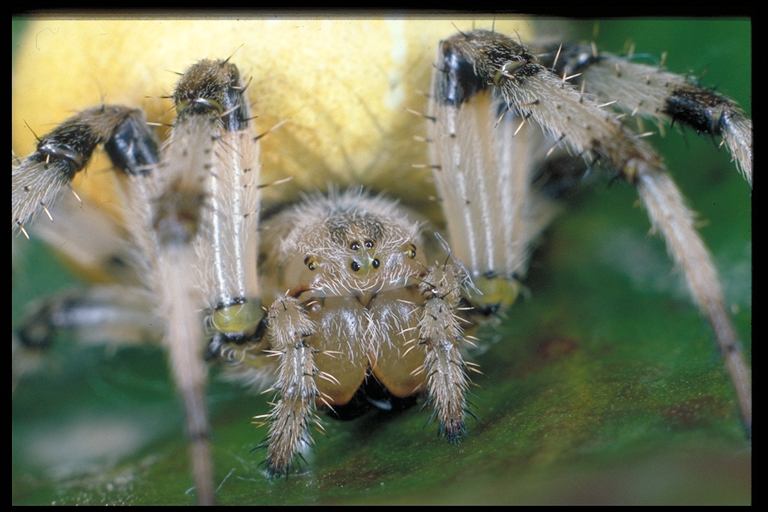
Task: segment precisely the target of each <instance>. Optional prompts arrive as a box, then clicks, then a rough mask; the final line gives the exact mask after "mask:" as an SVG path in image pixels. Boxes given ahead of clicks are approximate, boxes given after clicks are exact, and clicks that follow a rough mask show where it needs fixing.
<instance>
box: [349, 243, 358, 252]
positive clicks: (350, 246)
mask: <svg viewBox="0 0 768 512" xmlns="http://www.w3.org/2000/svg"><path fill="white" fill-rule="evenodd" d="M349 248H350V249H352V250H353V251H359V250H360V242H358V241H357V240H354V241H353V242H352V243H350V244H349Z"/></svg>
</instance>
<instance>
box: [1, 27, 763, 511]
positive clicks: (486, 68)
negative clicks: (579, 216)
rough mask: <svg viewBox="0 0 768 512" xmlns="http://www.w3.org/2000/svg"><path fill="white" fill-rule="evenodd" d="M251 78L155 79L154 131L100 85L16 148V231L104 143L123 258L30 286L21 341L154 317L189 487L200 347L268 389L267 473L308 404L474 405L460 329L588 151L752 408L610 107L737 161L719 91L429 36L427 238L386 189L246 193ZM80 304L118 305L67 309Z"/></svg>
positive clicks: (746, 150) (550, 213)
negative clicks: (264, 203) (27, 145)
mask: <svg viewBox="0 0 768 512" xmlns="http://www.w3.org/2000/svg"><path fill="white" fill-rule="evenodd" d="M246 89H247V86H246V84H245V82H243V81H242V80H241V78H240V74H239V71H238V69H237V68H236V67H235V65H234V64H232V63H230V62H229V61H228V60H219V61H213V60H203V61H200V62H199V63H198V64H195V65H193V66H192V67H190V68H189V69H188V70H187V71H186V72H185V73H184V74H183V75H182V77H181V79H180V80H179V83H178V85H177V87H176V89H175V91H174V94H173V95H172V98H173V100H174V102H175V105H176V112H177V118H176V121H175V122H174V125H173V128H172V130H171V131H170V134H169V136H168V137H167V142H166V143H165V144H164V145H162V146H161V145H160V144H159V143H158V142H157V141H156V140H155V135H154V133H153V131H152V130H151V129H150V128H148V126H147V124H146V123H145V121H144V117H143V114H142V113H141V112H140V111H138V110H135V109H132V108H129V107H123V106H115V105H102V106H98V107H94V108H90V109H88V110H84V111H82V112H80V113H79V114H77V115H75V116H73V117H71V118H70V119H68V120H67V121H65V122H64V123H62V124H61V125H60V126H59V127H58V128H56V129H54V130H53V131H51V132H50V133H49V134H47V135H46V136H44V137H43V138H41V139H40V141H39V144H38V146H37V151H35V152H34V153H33V154H31V155H29V156H28V157H26V158H25V159H23V160H22V161H20V162H18V163H17V164H16V165H14V167H13V170H12V231H14V232H17V231H21V232H23V233H25V234H26V233H27V231H26V228H27V227H28V226H29V225H30V224H31V223H32V221H33V220H34V218H35V216H36V215H38V214H39V212H41V211H44V212H46V213H48V210H49V209H50V210H51V211H52V212H53V214H55V215H60V216H63V217H66V216H68V215H72V216H73V217H74V216H75V215H77V213H67V212H75V211H76V210H77V208H76V207H75V208H72V207H71V206H72V205H71V204H70V205H68V204H67V201H64V200H63V201H61V204H60V205H58V206H57V209H56V210H54V202H55V201H56V199H57V198H58V196H59V195H60V192H61V190H62V189H63V188H64V187H66V186H68V185H69V182H70V180H71V179H72V177H73V176H74V174H76V173H77V172H79V171H80V170H81V169H83V168H85V167H86V165H87V164H88V160H89V158H90V156H91V153H92V152H93V151H94V148H95V147H96V146H98V145H99V144H103V145H104V147H105V149H106V152H107V154H108V155H109V157H110V159H111V161H112V164H113V167H114V168H115V169H116V170H117V171H118V172H117V174H118V175H119V179H118V181H119V184H120V193H121V199H122V204H123V209H124V210H125V218H126V221H125V225H124V226H120V227H119V228H110V229H105V230H104V231H99V233H100V235H99V236H103V238H105V239H106V240H108V241H109V242H110V243H111V244H112V245H113V246H114V247H115V249H114V253H111V252H110V253H109V254H110V256H112V257H111V259H112V260H115V259H119V260H120V261H127V262H130V263H131V264H132V268H133V272H132V276H131V277H132V279H124V280H122V281H124V284H123V286H122V287H115V288H108V289H107V288H94V289H93V290H91V291H88V292H83V293H82V295H81V296H79V297H77V298H76V299H74V298H73V297H71V296H67V297H66V298H59V299H58V300H51V301H49V302H47V303H46V304H44V305H43V306H42V307H39V308H38V309H36V310H35V311H34V312H33V313H32V314H31V316H30V320H29V322H27V325H26V326H25V327H24V328H22V329H21V330H20V332H19V336H18V338H19V345H20V346H22V347H26V348H27V349H30V348H41V347H47V346H48V345H50V343H49V342H50V335H51V332H52V330H55V329H60V328H72V327H83V326H84V325H79V324H78V322H82V323H83V324H84V323H85V320H83V319H88V321H93V319H94V318H99V319H101V320H100V321H99V322H100V323H101V324H109V323H112V324H115V325H117V324H120V325H121V326H122V327H123V329H122V330H120V332H121V334H123V333H125V332H131V330H133V331H134V332H137V331H141V336H147V333H149V334H150V335H152V336H155V337H162V339H163V340H164V344H165V346H166V347H167V349H168V351H169V353H170V360H171V365H172V368H173V374H174V379H175V381H176V383H177V386H178V388H179V393H180V395H181V396H182V398H183V400H184V406H185V411H186V423H187V428H188V433H189V435H190V437H191V448H192V461H193V467H194V469H193V471H194V474H195V480H196V484H197V492H198V497H199V499H200V501H201V502H210V501H212V499H213V487H212V485H211V482H212V468H211V456H210V453H209V446H208V437H209V429H208V424H207V413H206V408H205V402H204V381H205V374H204V369H203V367H202V360H203V359H204V358H207V359H217V360H220V361H222V362H224V363H227V366H228V367H230V369H231V370H232V374H233V375H235V376H236V377H237V378H238V379H240V380H243V381H246V382H249V383H258V384H264V385H265V386H269V389H271V390H273V391H274V392H275V394H276V400H275V402H274V404H273V409H272V412H271V413H269V414H266V415H263V416H261V417H258V420H257V423H263V424H265V425H268V428H269V431H268V434H267V435H266V437H265V439H264V441H263V443H262V445H263V446H264V447H265V448H266V449H267V456H266V464H267V468H268V470H269V471H270V472H271V473H272V474H274V475H283V474H287V473H288V471H289V469H290V467H291V464H292V462H293V461H294V460H295V457H297V456H300V453H301V451H302V449H303V448H304V447H305V446H307V445H308V444H309V442H310V441H311V435H310V427H311V426H312V424H316V425H317V426H318V427H321V425H320V424H319V422H318V419H317V416H316V413H315V411H316V410H321V411H324V412H327V413H329V415H330V416H336V417H340V418H350V417H354V416H356V415H358V414H359V413H360V412H361V411H363V410H364V409H365V408H367V407H370V406H373V407H378V408H383V409H387V408H402V407H406V406H408V405H411V404H413V403H414V402H415V400H416V397H420V396H426V397H427V404H428V406H429V407H431V408H432V410H433V417H434V418H436V419H437V421H438V422H439V432H440V433H441V434H444V435H445V437H446V438H447V439H448V441H450V442H454V443H456V442H458V441H459V440H460V438H461V436H462V435H463V434H464V433H465V431H466V427H465V416H466V415H467V414H471V413H468V411H467V400H466V397H465V395H466V391H467V386H468V384H469V380H468V376H467V371H468V370H470V369H472V363H470V362H467V361H465V357H466V353H465V347H466V345H467V344H471V343H470V341H469V339H471V337H470V336H467V335H466V334H465V329H469V328H471V327H473V326H474V325H475V324H476V323H478V321H479V320H482V318H483V317H485V316H488V315H491V314H493V313H495V312H497V311H501V310H503V309H504V308H505V307H507V306H509V305H511V304H512V303H513V302H514V300H515V297H516V295H517V293H518V290H519V284H518V283H519V280H521V279H522V278H524V276H525V274H526V272H527V268H528V264H529V262H528V260H529V256H530V253H531V246H532V245H533V244H534V242H535V240H536V239H537V238H538V237H539V235H540V233H541V232H542V230H543V229H544V228H545V227H546V226H547V225H548V223H549V222H550V221H551V219H552V218H553V217H554V216H555V214H556V213H557V212H558V211H560V209H561V207H562V204H563V199H564V198H567V197H568V196H569V193H570V192H571V191H572V190H573V189H574V188H575V187H577V186H578V185H579V184H580V183H581V181H582V179H583V177H584V175H586V174H589V171H590V170H591V169H592V168H595V169H601V170H603V171H604V172H607V173H608V174H609V175H610V176H611V177H612V178H613V179H619V180H623V181H625V182H627V183H629V184H631V185H633V186H635V187H636V188H637V190H638V193H639V195H640V198H641V201H642V203H643V205H644V206H645V207H646V209H647V210H648V214H649V217H650V219H651V222H652V224H653V226H654V227H655V228H656V229H657V230H658V231H659V232H660V233H661V234H662V236H663V237H664V239H665V241H666V243H667V245H668V248H669V252H670V254H671V255H672V257H673V259H674V260H675V262H676V263H677V264H678V265H679V266H680V268H681V269H682V270H683V273H684V275H685V278H686V281H687V283H688V286H689V289H690V291H691V295H692V296H693V299H694V301H695V302H696V303H697V305H699V307H700V308H701V310H702V311H703V312H704V314H705V316H706V317H707V319H708V320H709V322H710V324H711V326H712V328H713V331H714V333H715V337H716V338H717V341H718V344H719V347H720V349H721V352H722V353H723V357H724V359H725V361H726V365H727V366H728V370H729V372H730V375H731V379H732V382H733V385H734V388H735V389H736V393H737V396H738V399H739V405H740V410H741V414H742V416H743V419H744V422H745V424H746V425H747V428H749V426H750V424H751V389H750V386H751V381H750V377H749V373H748V366H747V364H746V363H745V361H744V358H743V354H742V352H741V349H740V345H739V340H738V338H737V336H736V334H735V331H734V329H733V327H732V326H731V321H730V318H729V315H728V312H727V310H726V308H725V305H724V302H723V297H722V291H721V289H720V284H719V280H718V277H717V272H716V270H715V267H714V265H713V264H712V261H711V257H710V255H709V253H708V251H707V249H706V247H705V246H704V244H703V242H702V241H701V239H700V237H699V236H698V233H697V232H696V230H695V228H694V222H693V214H692V212H691V211H690V210H689V209H688V208H687V206H686V205H685V203H684V200H683V198H682V196H681V194H680V192H679V191H678V189H677V187H676V185H675V184H674V182H673V181H672V180H671V178H670V177H669V176H668V174H667V172H666V169H665V168H664V164H663V162H662V160H661V158H660V157H659V156H658V155H657V154H656V153H655V151H654V150H653V149H652V148H651V147H650V145H648V144H646V143H645V142H644V141H643V140H642V139H641V138H640V137H638V136H637V134H636V133H634V132H633V131H632V130H630V129H629V128H627V126H625V125H624V124H623V123H622V122H621V120H620V118H619V116H617V115H616V114H615V113H614V112H613V111H610V110H608V109H606V108H605V107H606V106H607V102H609V101H613V100H615V101H616V106H617V108H619V109H621V110H623V111H626V112H629V113H631V114H632V115H641V116H646V117H651V118H654V119H656V120H658V121H671V122H674V123H681V124H686V125H688V126H691V127H693V128H694V129H696V130H697V131H700V132H705V133H707V134H709V135H711V136H713V137H722V139H723V141H724V143H725V144H726V145H727V147H728V149H729V151H730V152H731V153H732V154H733V155H734V157H735V159H736V160H737V164H738V166H739V167H740V169H741V171H742V172H743V173H744V175H745V177H746V178H747V180H748V181H749V182H750V183H751V179H752V177H751V176H752V131H751V130H752V125H751V122H750V121H749V120H748V119H746V117H745V116H744V115H743V113H742V112H741V111H740V110H739V109H738V108H737V107H736V106H735V105H734V104H733V102H731V101H730V100H728V99H727V98H725V97H723V96H721V95H719V94H716V93H714V92H713V91H710V90H706V89H703V88H701V87H699V86H698V85H694V84H692V83H689V81H687V80H685V79H683V78H681V77H679V76H676V75H674V74H671V73H667V72H665V71H663V70H662V69H661V68H656V67H650V66H645V65H641V64H636V63H634V62H633V61H632V60H631V59H625V58H620V57H615V56H613V55H609V54H605V53H598V52H597V50H596V49H595V48H594V47H590V46H582V45H563V46H562V47H561V46H559V45H558V46H557V47H556V48H553V47H550V46H546V47H544V48H539V49H534V48H532V47H528V46H527V45H525V44H524V43H522V42H521V41H518V40H516V39H513V38H510V37H507V36H504V35H502V34H499V33H496V32H493V31H485V30H474V31H471V32H466V33H458V34H456V35H454V36H452V37H450V38H448V39H445V40H443V41H441V42H440V43H439V44H438V45H437V55H436V58H435V63H434V71H433V77H432V87H431V91H430V94H429V98H430V100H429V107H428V112H426V113H424V115H423V117H424V118H425V119H426V123H427V134H428V135H427V137H426V141H427V143H428V144H429V153H430V158H431V163H430V167H431V168H432V175H433V178H434V182H435V187H436V189H437V199H438V200H439V202H440V205H441V208H442V213H443V219H444V224H445V231H446V234H447V236H446V237H445V238H444V237H443V236H441V235H439V234H438V233H436V232H434V229H433V228H432V227H431V226H432V223H430V222H427V221H425V220H424V219H423V218H422V217H421V216H419V215H418V214H417V213H414V212H412V211H410V210H409V209H407V208H405V207H402V206H401V205H400V204H399V203H398V202H397V201H396V200H394V198H388V197H386V196H384V195H372V194H370V193H368V192H367V191H365V190H364V189H362V188H358V187H352V188H349V189H347V190H345V191H340V190H338V189H336V188H331V190H330V191H329V192H328V193H327V194H325V195H324V194H320V193H313V194H308V195H306V196H305V197H304V198H303V200H300V201H296V202H294V203H293V204H292V205H290V206H286V205H285V204H280V205H270V206H271V209H270V212H271V213H270V214H268V215H266V214H265V215H262V211H261V206H260V195H259V192H258V190H259V188H260V164H259V160H260V155H259V142H258V140H259V139H260V137H261V136H257V135H256V134H255V133H254V132H253V129H252V127H251V117H250V114H249V107H250V102H249V100H248V99H247V96H246ZM257 108H258V103H257ZM70 202H71V199H70ZM49 215H50V214H49ZM72 224H74V222H72ZM70 236H73V237H76V236H78V235H77V233H72V234H71V235H70ZM446 238H447V240H448V242H446V241H445V239H446ZM115 254H117V255H119V256H120V257H119V258H115V257H114V255H115ZM97 307H98V308H109V307H112V310H111V312H112V313H113V314H112V315H111V316H109V317H107V316H102V317H97V316H96V315H94V314H90V315H87V314H85V315H79V314H77V313H81V312H90V313H93V311H94V310H95V309H96V308H97ZM137 313H138V314H137ZM137 319H138V320H137ZM158 325H160V327H158ZM88 327H89V328H93V327H94V326H92V325H89V326H88ZM99 327H103V326H99ZM102 332H103V333H104V336H105V337H109V336H110V335H111V334H110V333H111V331H109V330H108V329H106V328H104V330H103V331H102ZM136 337H139V336H138V335H137V336H136ZM206 347H207V349H206ZM14 365H15V361H14ZM16 378H17V368H16V366H14V379H16Z"/></svg>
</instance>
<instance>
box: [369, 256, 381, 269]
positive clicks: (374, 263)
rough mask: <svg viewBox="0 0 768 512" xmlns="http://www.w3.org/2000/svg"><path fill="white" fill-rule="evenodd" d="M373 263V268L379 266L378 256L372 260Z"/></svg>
mask: <svg viewBox="0 0 768 512" xmlns="http://www.w3.org/2000/svg"><path fill="white" fill-rule="evenodd" d="M371 265H373V268H379V259H378V258H376V259H375V260H373V261H372V262H371Z"/></svg>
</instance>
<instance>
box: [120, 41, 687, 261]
mask: <svg viewBox="0 0 768 512" xmlns="http://www.w3.org/2000/svg"><path fill="white" fill-rule="evenodd" d="M463 29H464V28H463ZM446 36H447V35H446ZM234 61H237V59H236V58H233V62H234ZM425 87H426V86H425ZM108 101H109V100H108ZM424 111H425V109H422V112H424ZM425 113H426V112H425ZM278 132H279V130H277V131H275V134H277V133H278ZM269 137H272V135H269V136H268V137H266V138H265V142H266V139H269ZM276 137H277V135H275V138H276ZM678 142H679V141H678ZM275 188H278V187H275ZM405 196H406V194H404V197H405ZM441 259H442V260H447V259H448V258H447V256H446V255H445V254H443V257H442V258H441ZM464 261H465V262H466V261H467V260H466V259H464Z"/></svg>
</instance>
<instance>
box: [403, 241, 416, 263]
mask: <svg viewBox="0 0 768 512" xmlns="http://www.w3.org/2000/svg"><path fill="white" fill-rule="evenodd" d="M405 255H406V256H408V257H409V258H411V259H413V258H415V257H416V246H415V245H413V244H410V245H409V246H408V247H407V248H406V249H405Z"/></svg>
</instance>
